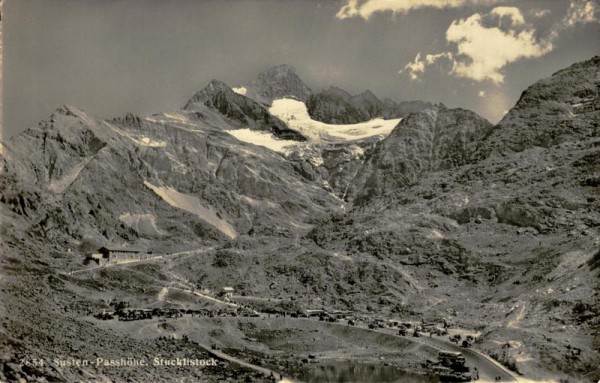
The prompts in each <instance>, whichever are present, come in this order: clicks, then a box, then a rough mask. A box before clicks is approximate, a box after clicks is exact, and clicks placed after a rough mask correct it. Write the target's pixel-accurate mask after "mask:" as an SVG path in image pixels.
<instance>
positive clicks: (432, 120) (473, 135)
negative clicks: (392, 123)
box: [352, 105, 492, 200]
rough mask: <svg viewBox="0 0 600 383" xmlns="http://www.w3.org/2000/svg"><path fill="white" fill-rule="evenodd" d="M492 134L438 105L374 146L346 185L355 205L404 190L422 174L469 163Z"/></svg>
mask: <svg viewBox="0 0 600 383" xmlns="http://www.w3.org/2000/svg"><path fill="white" fill-rule="evenodd" d="M491 129H492V124H490V123H489V122H488V121H487V120H485V119H484V118H482V117H480V116H478V115H477V114H475V113H473V112H470V111H467V110H462V109H448V108H446V107H445V106H443V105H438V106H435V107H432V108H428V109H426V110H424V111H421V112H418V113H414V114H411V115H410V116H408V117H407V118H405V119H404V120H402V122H400V124H398V126H396V128H395V129H394V130H393V131H392V133H390V135H389V136H387V137H386V138H385V139H384V140H383V141H381V142H380V143H378V144H377V145H376V146H375V148H374V150H373V151H372V152H371V153H370V154H369V155H368V156H367V158H366V160H365V162H364V164H363V166H362V168H361V170H360V171H359V172H358V174H357V175H356V177H355V179H354V181H353V182H352V185H353V190H355V193H356V194H357V195H358V197H357V198H358V199H359V200H360V199H363V200H364V199H369V198H373V197H376V196H378V195H384V194H386V193H389V192H393V191H395V190H397V189H398V188H400V187H403V186H408V185H411V184H413V183H415V182H416V181H417V179H418V178H420V177H421V176H422V175H424V174H428V173H430V172H435V171H440V170H449V169H452V168H456V167H459V166H461V165H465V164H467V163H470V162H473V160H474V158H473V156H474V154H475V152H476V150H477V148H478V145H479V144H480V142H481V140H482V138H483V137H485V136H486V135H487V134H488V133H489V132H490V130H491Z"/></svg>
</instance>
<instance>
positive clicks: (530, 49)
mask: <svg viewBox="0 0 600 383" xmlns="http://www.w3.org/2000/svg"><path fill="white" fill-rule="evenodd" d="M502 8H505V7H502ZM494 11H495V9H494V10H492V12H490V15H494V14H495V13H494ZM502 12H507V11H506V10H504V11H502ZM511 12H513V13H512V14H511V16H510V17H511V19H512V25H511V27H510V28H509V29H508V30H507V31H504V30H502V29H500V28H499V27H497V26H492V27H487V26H484V25H483V24H482V20H483V17H482V15H480V14H474V15H473V16H471V17H469V18H467V19H464V20H456V21H454V22H453V23H452V24H451V25H450V27H449V28H448V30H447V31H446V40H447V41H448V42H449V43H454V44H456V50H457V56H459V59H457V61H456V63H455V65H454V67H453V69H452V73H453V74H455V75H457V76H458V77H465V78H470V79H472V80H475V81H484V80H491V81H492V82H494V83H496V84H499V83H502V82H503V81H504V75H503V74H502V72H501V70H502V68H504V67H505V66H506V65H508V64H510V63H513V62H515V61H518V60H520V59H525V58H535V57H541V56H543V55H545V54H546V53H548V52H550V51H552V48H553V46H552V43H551V42H548V41H546V42H540V41H538V40H537V39H536V37H535V30H533V28H530V27H526V28H524V29H522V28H521V29H520V30H519V29H517V28H515V27H516V26H520V25H523V24H524V23H525V22H524V20H523V15H522V14H521V12H520V11H519V10H518V8H512V10H511ZM503 15H509V13H503Z"/></svg>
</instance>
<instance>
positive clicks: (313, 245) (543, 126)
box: [0, 57, 600, 381]
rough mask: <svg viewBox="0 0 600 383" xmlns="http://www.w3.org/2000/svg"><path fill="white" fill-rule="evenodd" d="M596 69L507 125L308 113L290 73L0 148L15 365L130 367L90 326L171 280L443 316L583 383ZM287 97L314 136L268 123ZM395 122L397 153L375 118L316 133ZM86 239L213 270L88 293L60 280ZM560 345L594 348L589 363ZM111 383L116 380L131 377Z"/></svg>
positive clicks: (457, 114) (527, 363) (313, 102)
mask: <svg viewBox="0 0 600 383" xmlns="http://www.w3.org/2000/svg"><path fill="white" fill-rule="evenodd" d="M599 69H600V58H598V57H595V58H593V59H591V60H588V61H585V62H582V63H578V64H575V65H573V66H572V67H570V68H567V69H564V70H562V71H560V72H558V73H556V74H555V75H553V76H552V77H550V78H548V79H545V80H542V81H539V82H537V83H536V84H534V85H532V86H531V87H529V88H528V89H527V90H526V91H525V92H524V93H523V96H522V97H521V99H520V100H519V102H518V103H517V104H516V106H515V107H514V108H513V109H512V110H511V111H510V112H509V113H508V114H507V115H506V117H505V118H504V119H503V120H502V121H501V122H500V123H499V124H498V125H496V126H492V125H491V124H490V123H489V122H488V121H486V120H485V119H483V118H481V117H480V116H478V115H477V114H475V113H473V112H470V111H467V110H463V109H449V108H446V107H445V106H443V105H433V104H429V103H425V102H420V101H416V102H412V103H400V104H397V103H394V102H393V101H389V100H386V101H380V100H379V99H377V97H375V96H374V95H373V94H372V93H371V92H368V91H367V92H364V93H361V94H359V95H356V96H353V95H350V94H349V93H347V92H345V91H343V90H341V89H339V88H334V87H331V88H329V89H327V90H325V91H323V92H320V93H317V94H312V93H311V91H310V89H308V87H306V86H305V85H304V84H303V83H302V81H301V80H300V78H299V77H298V75H297V74H296V73H295V71H294V70H293V69H292V68H291V67H288V66H280V67H276V68H274V69H273V70H270V71H267V72H265V73H264V74H262V75H260V76H259V79H258V80H256V81H254V82H251V83H250V84H249V85H248V86H247V87H246V89H245V94H241V93H244V91H242V90H240V88H236V90H235V91H234V90H233V89H232V88H230V87H229V86H227V85H225V84H223V83H221V82H219V81H211V83H210V84H208V85H207V86H206V87H205V88H204V89H202V90H200V91H199V92H197V93H196V94H195V95H194V96H193V97H192V98H191V99H190V100H189V101H188V102H187V104H186V105H185V106H184V108H183V109H181V110H178V111H170V112H164V113H159V114H155V115H152V116H148V117H140V116H135V115H132V114H128V115H126V116H123V117H119V118H115V119H112V120H101V119H97V118H94V117H93V116H90V115H88V114H86V113H85V112H83V111H80V110H78V109H77V108H75V107H70V106H65V107H61V108H59V109H58V110H57V111H56V112H55V113H54V114H52V116H50V118H49V119H48V120H47V121H43V122H41V123H40V125H39V126H38V127H35V128H32V129H29V130H28V131H26V132H24V133H23V134H21V135H18V136H15V137H13V138H10V139H8V140H6V141H5V142H3V143H2V152H1V153H2V154H1V157H0V166H1V168H2V173H1V174H0V212H1V213H2V222H1V226H0V229H1V233H2V236H3V241H1V243H0V250H2V253H3V258H4V259H3V268H4V270H5V271H6V275H7V276H8V278H9V280H10V282H7V288H6V289H3V290H2V295H3V299H2V300H3V301H6V302H8V304H9V306H10V311H9V313H7V314H5V318H6V319H5V324H6V326H8V327H10V331H11V334H14V336H13V335H11V337H12V338H10V342H12V345H11V347H17V346H14V345H18V348H19V352H18V353H17V352H14V351H12V348H11V351H7V352H6V353H3V354H2V355H3V356H1V357H0V362H2V363H4V362H5V361H12V362H10V363H15V365H17V364H16V362H15V361H16V360H17V359H18V358H19V357H20V355H21V354H23V353H27V352H29V353H31V352H41V353H50V354H52V353H57V352H58V353H59V354H61V355H67V354H68V355H71V354H72V353H73V352H74V351H73V350H79V347H80V343H81V340H80V339H82V340H83V342H84V343H86V342H87V343H93V344H94V346H95V345H96V343H97V344H98V345H99V346H98V347H103V349H104V350H110V351H111V352H113V351H115V352H117V351H118V352H119V353H123V355H129V354H127V353H128V352H133V351H132V350H134V348H131V347H129V345H130V343H129V342H128V341H122V339H119V341H120V342H116V341H114V340H112V341H110V342H112V343H110V342H109V344H104V343H102V342H104V340H102V342H97V338H98V337H97V336H96V335H94V334H96V332H97V331H98V328H99V327H98V325H97V324H95V323H94V322H92V321H90V320H89V312H91V311H93V310H96V311H98V310H102V309H107V308H108V306H107V303H106V302H105V301H104V300H108V299H116V298H118V299H119V300H131V301H133V302H136V303H137V304H140V305H145V304H148V302H151V303H152V304H155V303H156V299H155V298H154V297H149V295H152V294H149V293H148V291H153V290H152V289H155V288H157V286H159V287H158V288H159V291H160V289H161V288H162V287H163V286H169V283H170V282H173V281H174V280H175V279H176V281H177V283H181V281H182V280H188V281H191V282H190V283H193V284H194V286H202V287H203V288H209V289H212V290H217V289H220V288H221V287H222V286H234V287H235V288H236V291H241V292H243V293H244V294H247V295H248V296H256V297H260V298H261V302H263V304H266V303H265V302H271V301H270V300H271V299H272V300H273V302H275V301H277V302H280V301H285V302H287V303H286V304H288V306H286V307H292V308H293V309H306V308H314V307H321V306H325V307H330V308H333V309H340V310H353V311H354V312H355V313H356V314H357V315H359V316H382V317H386V318H388V317H389V318H398V317H402V318H407V319H408V320H412V321H415V322H419V321H421V320H422V319H423V318H425V319H427V320H429V319H432V320H435V319H439V318H445V319H447V320H448V321H449V322H451V323H453V324H455V325H456V326H457V327H461V328H467V329H471V330H473V331H477V332H478V333H479V334H480V336H479V341H478V344H477V347H478V349H479V350H481V351H482V352H485V353H486V354H488V355H497V356H498V357H499V358H501V359H502V358H504V357H505V356H503V355H506V358H507V359H506V360H504V361H503V362H504V363H507V364H511V363H513V362H514V365H515V366H516V367H515V368H517V369H518V370H519V371H520V372H522V373H523V374H525V376H542V377H548V376H551V377H552V376H567V377H571V378H574V379H582V378H583V377H584V376H589V372H590V371H591V367H590V366H597V365H598V363H597V362H598V354H597V351H598V347H599V343H598V342H599V339H598V336H597V335H598V331H599V325H600V322H599V318H600V311H599V309H598V308H599V307H600V301H599V295H598V294H599V290H598V288H599V286H598V283H597V281H598V272H599V270H600V269H599V268H598V267H597V266H598V243H600V242H599V241H600V232H599V229H598V228H600V195H599V194H598V186H599V185H600V136H599V131H598V121H599V117H600V116H599V110H600V107H599V105H600V104H599V102H600V101H599V85H600V78H599V77H598V73H599V72H600V71H599ZM281 97H283V98H293V99H296V100H301V101H306V104H307V106H308V111H309V113H310V117H311V118H312V120H311V119H310V118H309V117H307V116H304V117H303V119H302V120H301V121H303V123H304V122H306V124H307V126H306V127H302V128H303V129H306V130H301V131H302V133H300V132H299V130H295V129H293V128H291V127H290V126H292V125H293V122H294V121H296V122H297V121H298V120H294V118H295V117H294V116H293V115H292V116H290V115H287V116H286V114H285V113H282V114H279V116H280V118H281V119H280V118H277V117H275V116H274V115H272V114H271V113H270V112H269V109H268V108H267V107H266V106H265V105H271V103H272V101H273V100H277V99H278V98H281ZM283 101H285V102H288V104H287V105H292V106H294V107H296V108H297V107H298V104H300V106H301V107H302V108H300V109H302V110H303V111H304V113H305V114H306V111H305V110H304V109H303V108H304V105H302V104H301V103H298V102H297V101H292V100H283ZM289 109H290V110H291V107H289ZM270 110H271V111H273V109H270ZM284 112H286V113H287V112H288V110H287V109H286V110H284ZM289 113H292V112H291V111H289ZM392 116H395V117H402V118H403V119H402V120H401V121H400V122H399V123H396V121H392V122H393V124H390V125H389V127H388V128H387V129H388V130H387V131H386V134H382V135H378V134H367V133H369V130H375V131H379V130H378V129H381V125H382V124H383V122H382V121H379V120H376V123H377V124H379V125H378V126H377V125H368V124H367V125H365V124H362V125H360V126H359V127H350V128H348V127H344V128H342V127H336V126H335V125H331V126H330V125H326V124H323V123H322V122H319V121H324V122H331V123H344V124H352V123H356V122H361V121H366V120H371V119H373V118H374V117H392ZM288 117H289V118H288ZM315 120H316V121H315ZM388 122H389V121H388ZM288 124H289V125H290V126H288ZM396 124H397V125H396ZM394 125H395V127H394V128H393V130H392V126H394ZM365 126H367V127H365ZM296 128H297V129H300V128H299V127H297V126H296ZM310 129H315V131H310ZM317 129H321V130H319V131H318V132H317V131H316V130H317ZM327 129H329V130H330V131H331V132H329V131H327ZM342 129H346V130H342ZM361 129H362V130H361ZM390 130H391V132H390ZM356 131H358V133H357V132H356ZM240 132H244V135H242V134H240ZM340 132H343V133H344V134H345V135H346V136H345V135H344V134H341V133H340ZM327 133H331V135H328V134H327ZM334 133H336V134H337V135H335V134H334ZM351 133H354V134H355V135H352V134H351ZM388 133H389V134H388ZM383 136H385V137H383ZM323 137H326V139H323ZM284 144H285V145H284ZM89 239H93V240H94V241H95V242H96V243H103V244H112V245H114V244H118V245H122V244H127V245H131V246H139V247H142V248H151V249H161V250H162V251H164V252H171V251H177V250H187V249H191V248H196V247H201V246H202V247H204V246H208V245H210V246H215V247H217V249H218V251H216V252H215V253H214V254H213V253H208V254H204V255H203V256H202V257H204V258H202V257H200V256H196V255H194V256H193V257H192V256H190V257H188V258H186V259H185V260H181V261H179V260H174V261H173V262H172V263H170V264H169V265H168V266H165V265H166V264H165V265H162V264H161V265H158V264H157V265H155V266H150V265H143V266H140V267H139V268H132V269H123V270H121V271H115V272H114V274H113V273H111V271H106V270H105V271H103V272H102V273H99V274H98V276H96V277H90V278H89V279H88V277H83V276H82V277H77V276H68V277H67V276H64V275H60V274H59V272H61V271H64V270H74V269H77V268H79V267H81V257H82V255H83V254H82V253H81V252H78V251H75V252H73V253H70V252H69V253H67V252H66V251H65V250H64V249H66V248H72V249H78V248H79V247H80V246H81V245H82V244H85V242H86V240H89ZM133 278H136V279H133ZM173 278H175V279H173ZM274 286H277V287H275V288H274ZM99 296H100V297H101V298H98V297H99ZM74 297H75V298H74ZM163 298H164V297H163ZM173 299H174V298H173ZM67 301H69V302H76V303H73V304H72V305H67V304H65V303H64V302H67ZM177 302H178V303H172V304H174V305H180V306H181V307H182V308H183V307H185V305H188V304H195V301H192V300H189V299H188V300H186V301H182V302H183V303H181V302H179V301H177ZM178 307H179V306H178ZM38 316H39V317H41V318H44V319H43V323H37V322H36V319H35V318H37V317H38ZM32 318H33V319H32ZM180 322H184V321H180ZM64 323H73V324H74V325H73V326H74V327H73V326H72V327H69V328H67V326H64ZM40 326H41V327H40ZM40 328H42V329H43V331H42V330H39V329H40ZM72 328H75V329H76V332H77V336H76V337H74V336H73V335H71V334H70V333H68V331H71V330H72ZM546 329H548V330H547V331H546ZM29 334H35V336H30V335H29ZM47 334H53V335H52V336H53V337H56V338H57V339H60V342H58V341H54V340H52V341H49V340H48V339H47ZM103 334H104V333H103ZM106 334H109V333H108V332H106ZM110 334H112V333H110ZM110 334H109V335H107V336H106V337H105V338H106V339H112V338H111V336H113V337H114V334H113V335H110ZM123 336H124V337H125V338H127V340H129V338H128V337H129V336H130V335H123ZM311 336H312V335H311ZM7 339H8V337H7ZM152 342H153V341H152ZM504 344H510V345H511V347H510V348H509V349H504V348H503V346H502V345H504ZM0 345H2V347H4V344H2V343H0ZM566 345H569V346H571V345H572V346H574V347H575V346H576V347H577V348H578V349H581V353H580V354H578V355H577V358H574V357H573V355H572V352H571V351H570V350H571V349H568V348H567V347H566ZM135 347H137V348H135V350H134V351H136V352H138V349H141V350H142V351H144V350H154V349H155V348H156V344H155V343H139V344H137V343H136V344H135ZM153 347H154V348H153ZM57 350H58V351H57ZM87 351H89V354H90V355H92V353H93V352H96V350H87V349H86V352H87ZM142 351H139V352H142ZM152 352H154V351H152ZM504 352H505V353H504ZM90 357H91V356H90ZM11 368H13V369H14V371H12V370H11V372H10V373H11V374H13V375H15V374H16V375H15V376H20V377H22V378H23V379H25V380H27V379H26V378H27V377H29V376H30V375H33V373H32V372H31V371H30V370H26V369H23V370H22V369H20V367H18V366H17V367H14V366H13V367H11ZM594 368H595V367H594ZM2 371H7V370H6V369H0V372H2ZM86 371H87V370H86ZM115 371H116V370H115ZM115 371H108V372H104V374H106V376H107V377H109V378H111V379H113V380H115V379H116V380H118V379H119V378H122V376H120V375H118V374H119V372H115ZM165 371H167V370H166V369H165ZM169 371H170V370H169ZM540 371H546V374H545V375H543V374H542V375H535V374H534V373H539V372H540ZM2 373H4V372H2ZM90 373H91V372H90ZM162 373H164V374H171V375H169V376H167V377H165V376H162V375H161V377H162V378H164V379H167V380H168V378H173V379H174V378H180V377H182V375H178V374H179V373H177V372H162ZM28 374H29V375H28ZM35 374H37V375H35V376H46V377H52V378H53V379H56V380H60V379H62V380H63V381H77V380H81V379H82V378H81V376H79V375H77V374H78V373H76V372H69V371H66V370H65V371H58V372H57V371H50V369H47V370H40V371H36V372H35ZM11 376H12V375H11ZM145 377H146V378H148V380H152V375H145ZM203 378H205V380H207V381H219V379H220V378H214V379H212V378H210V379H209V378H206V377H203ZM2 379H3V377H2V375H0V380H2ZM211 379H212V380H211Z"/></svg>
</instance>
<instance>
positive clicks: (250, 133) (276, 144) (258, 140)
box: [226, 129, 299, 154]
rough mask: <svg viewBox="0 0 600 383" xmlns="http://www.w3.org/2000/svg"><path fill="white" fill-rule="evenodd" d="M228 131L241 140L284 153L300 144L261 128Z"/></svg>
mask: <svg viewBox="0 0 600 383" xmlns="http://www.w3.org/2000/svg"><path fill="white" fill-rule="evenodd" d="M226 132H227V133H229V134H231V135H232V136H234V137H235V138H237V139H238V140H240V141H243V142H248V143H250V144H254V145H258V146H262V147H265V148H267V149H271V150H273V151H275V152H279V153H284V154H286V153H289V152H290V151H291V147H293V146H296V145H298V144H299V143H298V141H292V140H280V139H278V138H276V137H275V136H274V135H273V134H271V133H267V132H263V131H259V130H251V129H236V130H226Z"/></svg>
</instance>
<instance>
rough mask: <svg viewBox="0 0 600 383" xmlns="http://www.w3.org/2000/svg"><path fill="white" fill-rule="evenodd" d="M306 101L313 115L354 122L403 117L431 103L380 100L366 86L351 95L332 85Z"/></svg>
mask: <svg viewBox="0 0 600 383" xmlns="http://www.w3.org/2000/svg"><path fill="white" fill-rule="evenodd" d="M306 105H307V108H308V113H309V114H310V116H311V117H312V118H314V119H315V120H317V121H322V122H326V123H330V124H356V123H359V122H363V121H368V120H370V119H373V118H377V117H383V118H386V119H391V118H402V117H405V116H408V115H409V114H411V113H415V112H418V111H421V110H423V109H426V108H428V107H431V106H432V104H431V103H428V102H423V101H409V102H400V103H396V102H394V101H392V100H390V99H387V100H385V101H381V100H379V99H378V98H377V97H376V96H375V95H374V94H373V93H372V92H371V91H369V90H367V91H364V92H363V93H360V94H357V95H354V96H353V95H351V94H350V93H348V92H346V91H345V90H343V89H340V88H336V87H333V86H331V87H329V88H328V89H325V90H323V91H321V92H319V93H316V94H313V95H311V96H310V97H309V98H308V100H307V103H306Z"/></svg>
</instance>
